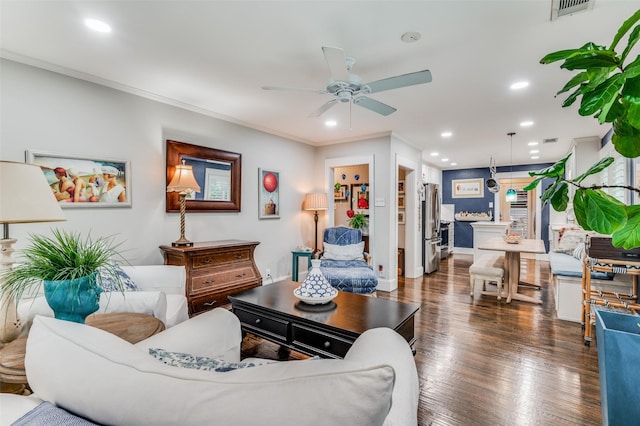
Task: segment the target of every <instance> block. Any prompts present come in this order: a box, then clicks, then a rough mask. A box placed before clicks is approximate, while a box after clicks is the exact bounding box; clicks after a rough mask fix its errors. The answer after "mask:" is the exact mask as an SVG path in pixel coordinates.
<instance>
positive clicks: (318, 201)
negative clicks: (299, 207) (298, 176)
mask: <svg viewBox="0 0 640 426" xmlns="http://www.w3.org/2000/svg"><path fill="white" fill-rule="evenodd" d="M303 208H304V209H305V210H313V211H314V213H313V221H314V222H315V223H316V231H315V237H316V244H315V246H314V247H313V251H314V253H315V252H317V251H318V211H320V210H327V208H329V201H328V199H327V194H324V193H314V194H307V195H305V196H304V203H303Z"/></svg>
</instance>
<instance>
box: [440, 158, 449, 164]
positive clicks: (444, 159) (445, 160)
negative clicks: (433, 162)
mask: <svg viewBox="0 0 640 426" xmlns="http://www.w3.org/2000/svg"><path fill="white" fill-rule="evenodd" d="M440 161H442V162H443V163H446V162H447V161H449V159H448V158H443V159H441V160H440Z"/></svg>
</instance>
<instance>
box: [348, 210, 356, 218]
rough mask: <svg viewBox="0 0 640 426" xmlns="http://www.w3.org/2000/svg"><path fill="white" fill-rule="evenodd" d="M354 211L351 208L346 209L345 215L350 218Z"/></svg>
mask: <svg viewBox="0 0 640 426" xmlns="http://www.w3.org/2000/svg"><path fill="white" fill-rule="evenodd" d="M354 213H355V212H354V211H353V210H347V216H349V217H350V218H351V217H353V215H354Z"/></svg>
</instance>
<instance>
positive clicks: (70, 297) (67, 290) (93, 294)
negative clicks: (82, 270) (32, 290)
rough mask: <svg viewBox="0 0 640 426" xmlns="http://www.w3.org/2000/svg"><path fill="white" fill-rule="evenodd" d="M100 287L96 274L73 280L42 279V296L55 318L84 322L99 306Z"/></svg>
mask: <svg viewBox="0 0 640 426" xmlns="http://www.w3.org/2000/svg"><path fill="white" fill-rule="evenodd" d="M101 292H102V288H101V287H100V286H98V285H97V284H96V274H92V275H88V276H86V277H82V278H78V279H75V280H59V281H44V296H45V298H46V299H47V303H48V304H49V306H50V307H51V309H52V310H53V314H54V315H55V317H56V318H58V319H61V320H65V321H73V322H79V323H81V324H84V320H85V318H86V317H87V316H88V315H91V314H92V313H94V312H95V311H97V310H98V308H99V307H100V293H101Z"/></svg>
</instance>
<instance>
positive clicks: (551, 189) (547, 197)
mask: <svg viewBox="0 0 640 426" xmlns="http://www.w3.org/2000/svg"><path fill="white" fill-rule="evenodd" d="M560 182H562V179H561V178H559V177H558V178H556V181H555V182H553V183H552V184H551V185H550V186H549V187H548V188H547V190H546V191H544V192H543V193H542V195H540V201H541V202H542V207H543V208H544V206H546V205H547V203H548V202H549V200H551V197H553V194H555V192H556V189H558V185H560Z"/></svg>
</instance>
